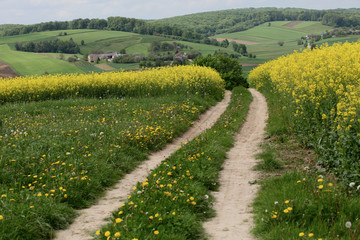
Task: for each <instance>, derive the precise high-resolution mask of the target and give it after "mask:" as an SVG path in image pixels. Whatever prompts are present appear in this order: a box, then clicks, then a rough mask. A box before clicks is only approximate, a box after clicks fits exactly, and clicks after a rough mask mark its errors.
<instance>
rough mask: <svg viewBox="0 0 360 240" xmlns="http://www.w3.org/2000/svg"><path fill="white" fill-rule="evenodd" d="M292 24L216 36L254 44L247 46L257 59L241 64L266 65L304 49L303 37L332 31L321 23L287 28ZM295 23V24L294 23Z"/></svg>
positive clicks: (338, 40) (280, 24) (337, 39)
mask: <svg viewBox="0 0 360 240" xmlns="http://www.w3.org/2000/svg"><path fill="white" fill-rule="evenodd" d="M289 23H292V22H289V21H278V22H271V25H270V26H269V25H268V23H264V24H261V25H259V26H257V27H254V28H251V29H249V30H246V31H242V32H235V33H226V34H219V35H216V36H214V37H215V38H226V39H235V40H241V41H247V42H252V43H253V44H246V43H245V44H246V46H247V50H248V53H252V54H255V55H256V59H251V58H242V59H240V62H241V63H264V62H266V61H269V60H272V59H275V58H278V57H280V56H282V55H286V54H290V53H293V52H294V51H299V50H301V49H304V48H305V47H304V45H298V44H297V40H298V39H300V38H301V37H306V35H309V34H320V33H321V32H324V31H326V30H329V31H330V30H332V28H331V27H329V26H325V25H322V24H321V23H320V22H314V21H308V22H306V21H304V22H300V23H299V24H296V25H294V26H290V27H289V26H286V24H289ZM293 23H294V22H293ZM358 39H359V38H358V37H357V36H350V37H342V38H338V37H336V38H330V39H325V40H322V41H319V42H317V43H316V44H318V45H321V44H322V43H325V42H329V44H333V43H335V42H345V41H349V42H355V41H357V40H358ZM279 41H283V42H284V45H283V46H280V45H279V44H278V42H279Z"/></svg>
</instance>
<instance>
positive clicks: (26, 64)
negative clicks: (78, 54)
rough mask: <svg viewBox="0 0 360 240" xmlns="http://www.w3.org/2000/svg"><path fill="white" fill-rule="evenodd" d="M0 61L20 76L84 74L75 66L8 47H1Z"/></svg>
mask: <svg viewBox="0 0 360 240" xmlns="http://www.w3.org/2000/svg"><path fill="white" fill-rule="evenodd" d="M0 60H1V61H3V62H5V63H7V64H9V65H10V66H11V67H12V68H13V69H14V70H15V71H16V72H17V73H19V74H20V75H23V76H26V75H42V74H44V73H45V72H47V73H50V74H56V73H61V74H66V73H84V72H83V71H82V70H81V69H79V68H77V67H75V66H74V65H72V64H70V63H68V62H65V61H61V60H59V59H55V58H52V57H49V56H44V55H40V54H36V53H28V52H19V51H13V50H11V49H10V48H9V46H8V45H4V44H3V45H0Z"/></svg>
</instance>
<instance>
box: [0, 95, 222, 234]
mask: <svg viewBox="0 0 360 240" xmlns="http://www.w3.org/2000/svg"><path fill="white" fill-rule="evenodd" d="M215 102H216V101H215V100H214V99H212V98H207V101H205V100H204V99H202V98H200V97H199V96H196V95H182V94H178V95H176V94H169V96H163V97H148V98H147V97H139V98H122V99H116V98H113V99H100V100H99V99H95V98H94V99H82V98H78V99H67V100H58V101H44V102H38V103H34V102H33V103H16V104H5V105H3V106H1V107H0V116H1V125H0V148H1V154H0V167H1V169H2V174H1V175H0V215H1V216H2V217H3V219H2V220H0V239H51V238H52V237H53V232H54V229H61V228H65V227H66V226H67V225H68V224H69V223H70V222H71V221H72V219H73V218H74V216H75V213H74V211H73V208H83V207H86V206H88V205H89V204H91V203H93V202H94V201H95V200H96V199H97V198H98V197H99V196H100V195H101V194H102V193H103V191H104V190H105V189H106V187H109V186H111V185H112V184H114V183H115V182H116V181H117V180H119V179H120V178H121V177H122V176H124V174H125V173H127V172H129V171H131V170H132V169H133V168H135V167H136V166H137V165H138V164H139V163H140V162H141V161H142V160H144V159H146V157H147V155H148V154H149V152H151V151H155V150H158V149H160V148H161V147H162V146H163V145H164V144H165V143H166V142H169V141H172V139H173V138H175V137H176V136H178V135H179V134H181V133H182V132H183V131H184V130H186V129H187V128H188V127H189V126H190V125H191V124H192V122H193V121H194V120H195V119H196V118H197V117H198V116H199V114H200V113H201V112H202V111H204V110H205V109H206V108H208V107H209V106H211V105H213V104H215ZM159 110H161V111H159Z"/></svg>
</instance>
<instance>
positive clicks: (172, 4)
mask: <svg viewBox="0 0 360 240" xmlns="http://www.w3.org/2000/svg"><path fill="white" fill-rule="evenodd" d="M249 7H254V8H258V7H279V8H285V7H297V8H307V9H336V8H360V0H340V1H338V0H222V1H219V0H175V1H173V0H126V1H125V0H0V24H34V23H41V22H49V21H71V20H73V19H76V18H89V19H92V18H103V19H106V18H108V17H110V16H121V17H129V18H137V19H161V18H167V17H174V16H181V15H186V14H191V13H199V12H208V11H217V10H224V9H236V8H249Z"/></svg>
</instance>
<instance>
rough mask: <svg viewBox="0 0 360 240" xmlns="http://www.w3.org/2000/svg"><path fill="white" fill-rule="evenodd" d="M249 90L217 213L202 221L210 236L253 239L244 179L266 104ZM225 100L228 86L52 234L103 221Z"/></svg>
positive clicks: (251, 190)
mask: <svg viewBox="0 0 360 240" xmlns="http://www.w3.org/2000/svg"><path fill="white" fill-rule="evenodd" d="M250 91H251V94H252V95H253V102H252V103H251V105H250V110H249V113H248V116H247V119H246V122H245V123H244V125H243V127H242V128H241V131H240V132H239V133H238V134H237V135H236V142H235V145H234V147H233V148H232V149H231V150H230V151H229V152H228V159H227V160H226V161H225V164H224V170H223V171H222V172H221V175H220V183H221V187H220V191H219V192H216V193H214V195H215V197H216V203H215V206H214V208H215V210H216V212H217V217H215V218H213V219H211V221H209V222H206V223H205V224H204V227H205V230H206V232H207V233H208V234H209V235H211V236H212V238H211V239H214V240H220V239H226V240H235V239H236V240H252V239H253V237H252V236H251V234H250V229H251V227H252V216H251V214H250V211H251V207H250V206H249V205H250V204H251V203H252V200H253V199H254V197H255V193H256V190H257V186H256V185H251V184H249V181H253V180H256V179H257V174H256V172H254V171H252V170H251V169H252V167H253V166H254V165H255V163H256V160H255V158H254V154H256V153H257V152H258V151H259V144H260V142H261V141H262V140H263V138H264V128H265V125H266V124H265V122H266V117H267V105H266V101H265V98H264V97H263V96H262V95H261V94H260V93H259V92H257V91H256V90H253V89H250ZM229 102H230V92H227V93H226V95H225V98H224V100H223V101H222V102H220V103H218V104H217V105H216V106H214V107H212V108H210V109H209V110H208V111H207V112H206V113H204V114H203V115H202V116H201V117H200V120H199V121H197V122H196V123H195V124H194V125H193V126H192V127H191V128H190V129H189V130H188V131H187V132H186V133H185V134H184V135H183V136H182V137H180V138H178V139H176V140H175V141H174V142H173V143H171V144H168V145H167V146H166V147H165V149H163V150H162V151H159V152H156V153H154V154H152V155H151V156H150V158H149V160H147V161H145V162H144V163H143V164H141V165H140V166H139V167H138V168H136V169H135V170H134V171H133V172H131V173H130V174H128V175H126V176H125V178H124V179H123V180H121V181H120V182H119V183H118V184H117V185H116V186H115V187H114V188H113V189H111V190H109V191H107V192H106V195H105V197H104V198H102V199H100V200H99V202H98V204H96V205H94V206H92V207H90V208H88V209H84V210H81V211H79V213H80V216H79V217H78V218H77V219H76V220H75V222H74V223H73V224H72V225H71V226H70V227H69V228H68V229H66V230H63V231H58V232H57V233H56V236H57V237H56V239H57V240H65V239H66V240H68V239H69V240H70V239H71V240H85V239H91V238H92V237H91V235H92V234H94V231H96V230H97V229H100V227H101V226H102V225H104V224H106V223H107V222H106V221H105V220H104V219H105V218H107V217H110V215H111V212H112V211H114V210H116V209H117V207H119V206H120V205H121V204H122V203H123V202H125V200H126V198H127V196H128V195H129V194H130V192H131V191H132V188H133V186H135V184H136V183H137V182H138V181H144V179H145V178H146V177H147V176H148V175H149V174H150V170H151V169H153V168H155V167H156V166H157V165H159V164H160V163H161V161H163V160H165V159H166V158H167V157H169V156H170V155H171V154H172V153H173V152H175V151H176V150H177V149H178V147H180V146H181V145H182V144H184V143H185V142H186V141H189V140H191V139H193V138H194V137H196V136H197V135H199V134H200V133H201V132H202V131H204V130H205V129H207V128H211V127H212V125H213V124H214V123H215V121H216V120H217V119H218V118H219V117H220V115H221V114H222V113H223V112H224V111H225V109H226V107H227V106H228V104H229Z"/></svg>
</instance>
